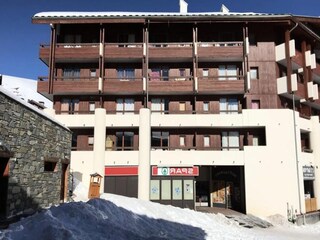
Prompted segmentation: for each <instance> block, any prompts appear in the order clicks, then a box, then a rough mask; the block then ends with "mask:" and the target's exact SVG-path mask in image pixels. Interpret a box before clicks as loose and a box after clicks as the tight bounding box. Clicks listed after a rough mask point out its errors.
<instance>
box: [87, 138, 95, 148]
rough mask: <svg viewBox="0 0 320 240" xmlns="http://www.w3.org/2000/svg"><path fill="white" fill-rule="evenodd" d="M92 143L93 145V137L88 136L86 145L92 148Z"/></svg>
mask: <svg viewBox="0 0 320 240" xmlns="http://www.w3.org/2000/svg"><path fill="white" fill-rule="evenodd" d="M93 143H94V138H93V136H89V137H88V145H89V146H91V147H92V146H93Z"/></svg>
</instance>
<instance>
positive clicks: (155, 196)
mask: <svg viewBox="0 0 320 240" xmlns="http://www.w3.org/2000/svg"><path fill="white" fill-rule="evenodd" d="M150 200H160V180H151V181H150Z"/></svg>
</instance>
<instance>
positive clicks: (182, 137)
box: [179, 136, 186, 147]
mask: <svg viewBox="0 0 320 240" xmlns="http://www.w3.org/2000/svg"><path fill="white" fill-rule="evenodd" d="M179 143H180V147H184V146H186V136H180V137H179Z"/></svg>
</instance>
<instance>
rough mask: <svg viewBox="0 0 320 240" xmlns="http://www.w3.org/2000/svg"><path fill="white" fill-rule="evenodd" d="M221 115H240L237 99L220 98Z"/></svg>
mask: <svg viewBox="0 0 320 240" xmlns="http://www.w3.org/2000/svg"><path fill="white" fill-rule="evenodd" d="M219 106H220V114H238V113H239V107H238V100H237V99H236V98H220V102H219Z"/></svg>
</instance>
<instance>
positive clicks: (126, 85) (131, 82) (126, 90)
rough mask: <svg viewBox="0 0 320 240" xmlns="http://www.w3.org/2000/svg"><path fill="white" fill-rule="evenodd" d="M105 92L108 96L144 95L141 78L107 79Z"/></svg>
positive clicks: (104, 85)
mask: <svg viewBox="0 0 320 240" xmlns="http://www.w3.org/2000/svg"><path fill="white" fill-rule="evenodd" d="M103 92H104V93H108V94H114V95H117V94H142V92H143V82H142V79H141V78H134V79H117V78H105V79H104V81H103Z"/></svg>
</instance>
